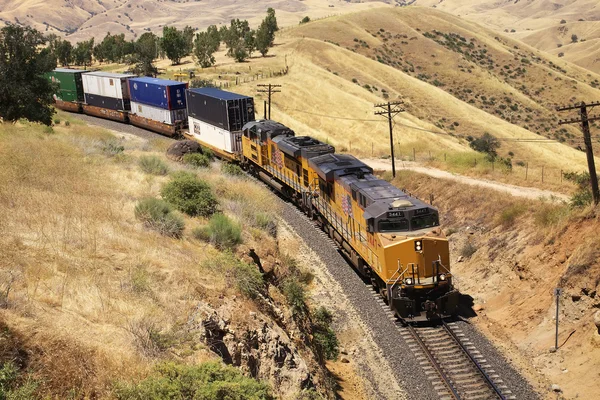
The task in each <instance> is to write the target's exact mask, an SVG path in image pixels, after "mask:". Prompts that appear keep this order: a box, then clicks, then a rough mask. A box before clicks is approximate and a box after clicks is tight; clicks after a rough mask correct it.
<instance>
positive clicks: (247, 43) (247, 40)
mask: <svg viewBox="0 0 600 400" xmlns="http://www.w3.org/2000/svg"><path fill="white" fill-rule="evenodd" d="M244 48H245V49H246V51H247V52H248V57H252V52H253V51H254V50H256V31H254V30H249V31H248V32H246V34H245V35H244ZM242 61H243V60H242Z"/></svg>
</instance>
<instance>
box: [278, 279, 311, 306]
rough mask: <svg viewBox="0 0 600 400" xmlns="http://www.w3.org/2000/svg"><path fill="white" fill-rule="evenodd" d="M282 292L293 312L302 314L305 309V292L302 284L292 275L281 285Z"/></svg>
mask: <svg viewBox="0 0 600 400" xmlns="http://www.w3.org/2000/svg"><path fill="white" fill-rule="evenodd" d="M282 291H283V294H284V296H285V298H286V300H287V302H288V304H289V305H290V307H291V308H292V312H293V313H299V314H304V313H305V311H306V293H305V290H304V286H303V285H302V284H301V283H300V282H299V281H298V280H297V279H295V278H294V277H291V278H288V279H286V280H285V282H284V283H283V285H282Z"/></svg>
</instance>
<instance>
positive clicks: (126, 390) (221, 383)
mask: <svg viewBox="0 0 600 400" xmlns="http://www.w3.org/2000/svg"><path fill="white" fill-rule="evenodd" d="M115 395H116V398H117V399H119V400H140V399H145V400H159V399H160V400H162V399H197V400H213V399H231V400H234V399H235V400H246V399H248V400H258V399H264V400H272V399H274V397H273V395H272V394H271V390H270V388H269V386H268V385H267V384H265V383H262V382H259V381H256V380H254V379H252V378H247V377H245V376H243V375H242V373H241V372H240V371H239V370H237V369H236V368H234V367H230V366H225V365H223V364H221V363H219V362H206V363H202V364H199V365H181V364H175V363H165V364H161V365H159V366H158V367H156V372H155V373H154V374H153V375H152V376H150V377H148V378H146V379H144V380H143V381H141V382H139V383H137V384H126V383H121V384H119V385H117V388H116V390H115Z"/></svg>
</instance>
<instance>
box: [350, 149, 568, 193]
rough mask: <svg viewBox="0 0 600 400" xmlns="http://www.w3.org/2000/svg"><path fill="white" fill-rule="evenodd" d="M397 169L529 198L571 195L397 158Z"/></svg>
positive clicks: (384, 165)
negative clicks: (460, 173)
mask: <svg viewBox="0 0 600 400" xmlns="http://www.w3.org/2000/svg"><path fill="white" fill-rule="evenodd" d="M362 161H364V162H365V163H366V164H368V165H369V166H371V167H372V168H373V169H377V170H384V171H391V170H392V162H391V161H389V160H381V159H372V158H367V159H363V160H362ZM396 169H397V170H403V169H405V170H410V171H415V172H419V173H421V174H426V175H429V176H433V177H434V178H442V179H448V180H451V181H456V182H460V183H465V184H467V185H472V186H483V187H486V188H490V189H494V190H498V191H500V192H505V193H509V194H510V195H512V196H516V197H525V198H527V199H539V198H546V199H548V200H552V201H569V196H567V195H564V194H562V193H558V192H553V191H550V190H543V189H536V188H531V187H524V186H516V185H510V184H508V183H501V182H494V181H490V180H487V179H480V178H471V177H468V176H464V175H458V174H454V173H452V172H448V171H444V170H441V169H437V168H432V167H424V166H421V165H419V164H418V163H415V162H412V161H402V160H397V161H396Z"/></svg>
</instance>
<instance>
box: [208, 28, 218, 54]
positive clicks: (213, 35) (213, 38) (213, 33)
mask: <svg viewBox="0 0 600 400" xmlns="http://www.w3.org/2000/svg"><path fill="white" fill-rule="evenodd" d="M206 33H207V34H208V36H209V37H210V42H211V44H212V45H213V46H214V48H215V51H219V47H221V33H220V32H219V28H217V26H216V25H211V26H209V27H208V28H207V29H206Z"/></svg>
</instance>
